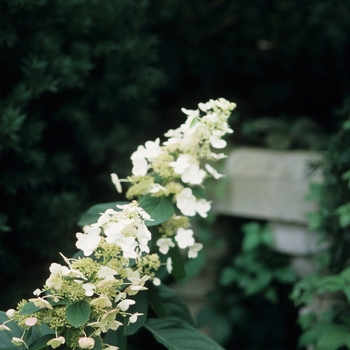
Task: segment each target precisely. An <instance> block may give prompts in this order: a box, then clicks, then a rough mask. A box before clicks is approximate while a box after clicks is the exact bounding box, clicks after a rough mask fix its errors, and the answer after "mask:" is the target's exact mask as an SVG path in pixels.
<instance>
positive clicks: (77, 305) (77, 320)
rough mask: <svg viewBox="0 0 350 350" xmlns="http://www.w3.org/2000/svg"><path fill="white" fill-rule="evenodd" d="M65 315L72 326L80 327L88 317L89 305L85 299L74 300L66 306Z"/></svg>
mask: <svg viewBox="0 0 350 350" xmlns="http://www.w3.org/2000/svg"><path fill="white" fill-rule="evenodd" d="M66 316H67V320H68V322H69V323H70V324H71V325H72V326H73V327H80V326H82V325H84V324H85V323H86V321H87V320H88V319H89V317H90V305H89V303H88V302H87V301H85V300H80V301H76V302H74V303H73V304H72V305H70V306H68V307H67V310H66Z"/></svg>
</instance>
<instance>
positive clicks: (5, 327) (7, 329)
mask: <svg viewBox="0 0 350 350" xmlns="http://www.w3.org/2000/svg"><path fill="white" fill-rule="evenodd" d="M0 331H8V332H11V328H10V327H8V326H6V324H5V323H3V324H0Z"/></svg>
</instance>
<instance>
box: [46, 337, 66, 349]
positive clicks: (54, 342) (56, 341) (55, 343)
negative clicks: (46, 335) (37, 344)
mask: <svg viewBox="0 0 350 350" xmlns="http://www.w3.org/2000/svg"><path fill="white" fill-rule="evenodd" d="M65 342H66V340H65V339H64V338H63V337H62V336H60V337H57V338H53V339H50V340H49V341H48V342H47V343H46V345H49V346H51V347H52V348H53V349H56V348H58V347H59V346H61V345H62V344H64V343H65Z"/></svg>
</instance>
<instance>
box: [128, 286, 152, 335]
mask: <svg viewBox="0 0 350 350" xmlns="http://www.w3.org/2000/svg"><path fill="white" fill-rule="evenodd" d="M130 299H133V300H135V301H136V303H135V304H134V305H130V307H129V309H128V313H131V314H133V313H135V312H139V313H142V314H143V315H141V316H138V318H137V321H136V322H135V323H130V324H128V322H129V317H124V335H125V336H128V335H131V334H134V333H135V332H136V331H138V330H139V329H140V328H141V327H142V326H143V325H144V323H145V321H146V318H147V312H148V291H147V290H141V291H139V292H138V293H137V294H136V295H134V296H131V297H130Z"/></svg>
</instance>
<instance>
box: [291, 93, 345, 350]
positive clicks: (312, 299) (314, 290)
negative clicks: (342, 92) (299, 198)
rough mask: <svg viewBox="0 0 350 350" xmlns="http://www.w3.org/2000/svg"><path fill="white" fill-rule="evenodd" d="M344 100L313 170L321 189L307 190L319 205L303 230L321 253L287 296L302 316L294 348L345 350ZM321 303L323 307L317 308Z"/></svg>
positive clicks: (314, 187) (318, 187) (315, 187)
mask: <svg viewBox="0 0 350 350" xmlns="http://www.w3.org/2000/svg"><path fill="white" fill-rule="evenodd" d="M349 101H350V100H349V99H346V100H345V101H344V105H343V107H342V109H340V110H338V111H336V113H338V114H339V115H342V116H343V118H344V117H345V118H344V119H345V121H344V122H343V124H342V127H341V128H340V130H339V131H338V132H337V133H336V134H335V135H334V136H333V137H332V140H331V142H330V143H329V145H328V148H327V151H326V153H325V154H324V158H323V161H322V163H321V164H319V167H321V170H322V173H323V183H322V184H321V185H318V186H313V188H312V190H313V191H312V194H311V198H312V199H317V200H318V202H319V203H320V208H319V211H318V212H316V213H314V214H312V215H311V216H310V224H309V226H310V227H311V228H312V229H314V230H316V231H318V232H320V234H321V236H320V237H322V240H323V241H324V242H327V249H325V250H322V251H321V252H320V254H316V256H315V260H316V262H317V263H318V271H317V272H316V273H315V274H313V275H311V276H308V277H305V278H303V279H302V280H301V281H299V282H298V283H297V284H296V285H295V287H294V290H293V293H292V298H293V300H294V302H295V303H296V304H297V305H299V306H303V307H306V310H308V312H306V313H304V314H302V315H301V316H300V317H299V323H300V324H301V326H302V328H303V331H304V332H303V334H302V336H301V337H300V341H299V342H300V345H301V346H306V345H310V344H312V345H314V346H315V349H316V350H325V349H340V348H346V349H349V348H350V342H349V341H350V338H349V336H348V330H349V327H350V314H349V302H350V266H349V258H350V254H349V232H348V231H349V225H350V211H349V202H350V187H349V182H348V180H349V168H350V151H349V149H350V133H349V131H350V130H349V129H348V127H347V125H348V119H349V115H350V109H349ZM322 300H324V303H325V305H326V307H323V308H322V307H318V305H320V303H321V301H322Z"/></svg>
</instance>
